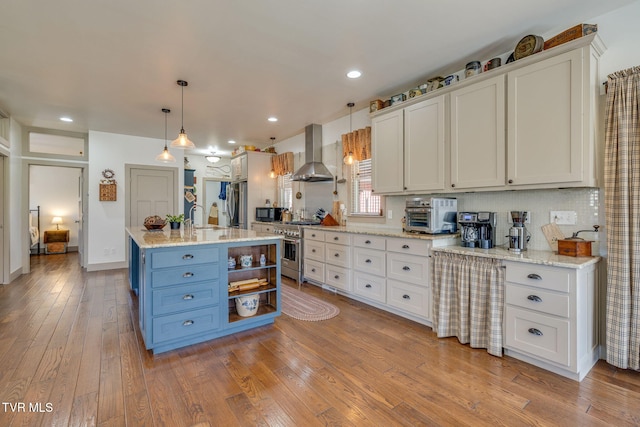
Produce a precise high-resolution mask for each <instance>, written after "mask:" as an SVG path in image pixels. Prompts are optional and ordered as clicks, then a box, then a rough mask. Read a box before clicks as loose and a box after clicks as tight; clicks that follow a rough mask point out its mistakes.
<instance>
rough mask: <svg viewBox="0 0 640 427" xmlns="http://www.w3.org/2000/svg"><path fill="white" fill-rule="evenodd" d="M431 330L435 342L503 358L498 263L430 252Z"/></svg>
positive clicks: (501, 289) (501, 274)
mask: <svg viewBox="0 0 640 427" xmlns="http://www.w3.org/2000/svg"><path fill="white" fill-rule="evenodd" d="M432 258H433V269H432V270H431V283H432V284H433V330H434V331H435V332H436V333H437V334H438V338H444V337H457V338H458V341H460V342H461V343H462V344H469V345H470V346H471V347H473V348H486V349H487V352H488V353H489V354H492V355H494V356H498V357H501V356H502V313H503V307H504V269H503V268H502V263H501V261H500V260H497V259H493V258H482V257H477V256H464V255H458V254H449V253H442V252H433V255H432Z"/></svg>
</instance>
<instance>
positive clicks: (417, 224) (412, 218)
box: [405, 208, 432, 233]
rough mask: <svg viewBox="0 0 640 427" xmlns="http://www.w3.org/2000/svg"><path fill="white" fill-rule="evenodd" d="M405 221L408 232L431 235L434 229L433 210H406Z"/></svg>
mask: <svg viewBox="0 0 640 427" xmlns="http://www.w3.org/2000/svg"><path fill="white" fill-rule="evenodd" d="M405 220H406V224H405V228H406V230H407V231H421V232H423V233H429V232H430V231H431V227H432V224H431V208H406V209H405Z"/></svg>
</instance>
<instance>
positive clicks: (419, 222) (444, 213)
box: [404, 197, 458, 234]
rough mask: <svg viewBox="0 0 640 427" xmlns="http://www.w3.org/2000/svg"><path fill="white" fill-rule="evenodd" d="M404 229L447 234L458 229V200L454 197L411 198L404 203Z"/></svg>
mask: <svg viewBox="0 0 640 427" xmlns="http://www.w3.org/2000/svg"><path fill="white" fill-rule="evenodd" d="M404 213H405V226H404V231H411V232H415V233H426V234H447V233H456V232H457V231H458V224H457V216H458V201H457V200H456V199H455V198H445V197H431V198H428V199H423V198H412V199H407V201H406V203H405V209H404Z"/></svg>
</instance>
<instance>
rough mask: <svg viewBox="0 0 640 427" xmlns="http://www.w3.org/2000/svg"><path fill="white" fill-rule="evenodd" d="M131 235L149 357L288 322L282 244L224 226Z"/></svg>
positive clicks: (131, 231)
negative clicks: (283, 292)
mask: <svg viewBox="0 0 640 427" xmlns="http://www.w3.org/2000/svg"><path fill="white" fill-rule="evenodd" d="M126 231H127V233H128V235H129V253H130V255H129V283H130V286H131V290H132V291H133V292H135V293H136V294H137V295H138V304H139V318H138V321H139V324H140V332H141V334H142V338H143V340H144V344H145V347H146V348H147V349H148V350H152V351H153V352H154V353H161V352H164V351H168V350H172V349H175V348H179V347H184V346H187V345H191V344H195V343H199V342H202V341H207V340H210V339H214V338H218V337H221V336H225V335H230V334H233V333H236V332H240V331H244V330H247V329H251V328H255V327H258V326H262V325H266V324H270V323H273V322H274V319H275V318H276V317H277V316H279V315H280V310H281V307H280V301H281V300H280V286H281V282H280V250H281V241H282V237H280V236H274V235H264V234H260V233H256V232H253V231H248V230H241V229H235V228H225V227H218V226H210V227H203V228H197V229H193V230H190V231H186V230H164V231H163V230H159V231H147V230H144V229H141V228H128V229H127V230H126ZM263 255H264V257H263ZM261 258H262V261H261ZM242 260H244V263H243V262H242ZM234 285H235V286H234ZM241 285H242V286H241ZM238 288H239V289H238ZM256 302H257V310H255V303H256Z"/></svg>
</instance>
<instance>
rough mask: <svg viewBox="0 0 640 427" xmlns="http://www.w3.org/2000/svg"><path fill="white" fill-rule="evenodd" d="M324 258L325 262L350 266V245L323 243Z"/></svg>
mask: <svg viewBox="0 0 640 427" xmlns="http://www.w3.org/2000/svg"><path fill="white" fill-rule="evenodd" d="M324 257H325V258H324V259H325V261H326V262H327V264H332V265H338V266H340V267H346V268H351V247H350V246H343V245H334V244H332V243H325V248H324Z"/></svg>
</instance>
